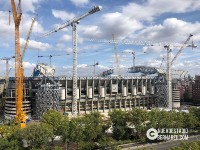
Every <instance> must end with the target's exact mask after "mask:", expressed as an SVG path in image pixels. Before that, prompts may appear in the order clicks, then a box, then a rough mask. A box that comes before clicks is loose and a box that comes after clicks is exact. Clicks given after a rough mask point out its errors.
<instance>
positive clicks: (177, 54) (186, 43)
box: [171, 34, 197, 64]
mask: <svg viewBox="0 0 200 150" xmlns="http://www.w3.org/2000/svg"><path fill="white" fill-rule="evenodd" d="M192 36H193V35H192V34H190V35H189V37H188V38H187V39H186V41H185V42H184V43H183V45H182V46H181V48H180V49H179V51H178V52H177V53H176V55H175V56H174V58H173V59H172V61H171V64H173V62H174V61H175V60H176V59H177V57H178V56H179V55H180V53H181V52H182V51H183V49H184V48H185V47H192V49H193V48H196V47H197V46H196V45H194V43H193V42H192V44H191V45H188V42H189V41H190V39H191V37H192Z"/></svg>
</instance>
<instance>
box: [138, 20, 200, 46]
mask: <svg viewBox="0 0 200 150" xmlns="http://www.w3.org/2000/svg"><path fill="white" fill-rule="evenodd" d="M191 33H192V34H193V33H194V37H195V35H197V37H200V36H198V35H199V34H200V23H199V22H197V23H190V22H185V21H182V20H178V19H176V18H167V19H165V20H164V21H163V24H162V25H161V24H160V25H155V26H150V27H147V28H145V29H143V30H141V31H140V32H139V34H138V35H137V38H141V39H145V40H150V41H162V42H177V41H181V42H182V41H185V40H186V38H187V37H188V36H189V35H190V34H191ZM196 40H197V38H196ZM198 40H200V38H199V39H198Z"/></svg>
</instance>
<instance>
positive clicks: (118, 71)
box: [112, 34, 121, 77]
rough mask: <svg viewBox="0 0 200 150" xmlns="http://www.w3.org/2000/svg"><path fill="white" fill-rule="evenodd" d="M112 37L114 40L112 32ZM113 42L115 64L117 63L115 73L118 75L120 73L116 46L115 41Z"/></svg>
mask: <svg viewBox="0 0 200 150" xmlns="http://www.w3.org/2000/svg"><path fill="white" fill-rule="evenodd" d="M112 39H113V41H114V40H115V37H114V34H112ZM113 44H114V53H115V59H116V65H117V73H118V77H120V75H121V73H120V66H119V59H118V55H117V47H116V43H113Z"/></svg>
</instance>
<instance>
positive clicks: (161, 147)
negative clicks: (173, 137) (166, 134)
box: [121, 135, 200, 150]
mask: <svg viewBox="0 0 200 150" xmlns="http://www.w3.org/2000/svg"><path fill="white" fill-rule="evenodd" d="M197 140H200V135H196V136H189V138H188V140H183V142H194V141H197ZM181 142H182V140H178V141H167V142H161V143H156V144H145V145H138V146H134V147H131V146H130V144H129V145H128V144H127V145H123V146H121V147H122V150H137V149H143V148H145V149H147V150H150V149H151V148H154V149H155V150H167V149H169V148H172V147H174V146H179V145H180V143H181Z"/></svg>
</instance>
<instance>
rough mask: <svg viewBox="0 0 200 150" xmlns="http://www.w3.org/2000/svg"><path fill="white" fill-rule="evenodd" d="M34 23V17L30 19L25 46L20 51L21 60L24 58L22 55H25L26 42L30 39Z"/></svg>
mask: <svg viewBox="0 0 200 150" xmlns="http://www.w3.org/2000/svg"><path fill="white" fill-rule="evenodd" d="M34 23H35V18H33V19H32V23H31V27H30V30H29V32H28V36H27V39H26V43H25V46H24V49H23V52H22V58H21V60H22V61H23V60H24V55H25V52H26V50H27V47H28V43H29V40H30V37H31V33H32V30H33V25H34Z"/></svg>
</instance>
